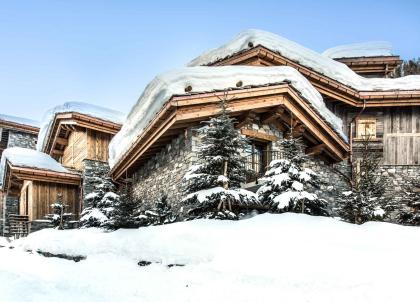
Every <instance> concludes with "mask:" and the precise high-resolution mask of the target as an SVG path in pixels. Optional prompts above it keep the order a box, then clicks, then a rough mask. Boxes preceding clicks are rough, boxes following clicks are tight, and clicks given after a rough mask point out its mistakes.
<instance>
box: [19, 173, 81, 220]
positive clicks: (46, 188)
mask: <svg viewBox="0 0 420 302" xmlns="http://www.w3.org/2000/svg"><path fill="white" fill-rule="evenodd" d="M58 194H62V195H63V201H64V202H65V203H66V204H67V205H69V207H68V208H66V212H68V213H73V214H75V218H78V217H79V214H80V201H79V189H78V187H77V186H72V185H66V184H58V183H48V182H40V181H25V183H24V185H23V187H22V190H21V194H20V204H19V214H20V215H28V216H29V220H30V221H32V220H36V219H45V216H46V215H47V214H51V213H53V209H52V207H51V204H53V203H54V202H56V200H57V195H58Z"/></svg>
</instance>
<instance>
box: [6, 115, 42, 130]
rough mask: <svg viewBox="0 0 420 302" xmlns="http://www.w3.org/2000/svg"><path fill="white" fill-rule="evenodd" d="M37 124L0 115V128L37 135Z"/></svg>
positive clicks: (28, 120)
mask: <svg viewBox="0 0 420 302" xmlns="http://www.w3.org/2000/svg"><path fill="white" fill-rule="evenodd" d="M39 124H40V123H39V122H38V121H35V120H31V119H27V118H21V117H17V116H12V115H6V114H0V128H8V129H16V130H19V131H23V132H27V133H31V134H38V132H39Z"/></svg>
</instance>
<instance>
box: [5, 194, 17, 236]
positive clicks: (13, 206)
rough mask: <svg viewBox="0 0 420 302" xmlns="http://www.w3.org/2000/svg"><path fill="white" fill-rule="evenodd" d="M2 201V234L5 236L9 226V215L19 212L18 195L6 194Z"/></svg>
mask: <svg viewBox="0 0 420 302" xmlns="http://www.w3.org/2000/svg"><path fill="white" fill-rule="evenodd" d="M3 202H4V203H3V217H2V220H3V221H2V224H3V227H2V234H3V236H7V235H8V234H9V227H10V223H9V215H10V214H19V197H16V196H7V195H6V196H5V197H4V200H3Z"/></svg>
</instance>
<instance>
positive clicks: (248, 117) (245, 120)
mask: <svg viewBox="0 0 420 302" xmlns="http://www.w3.org/2000/svg"><path fill="white" fill-rule="evenodd" d="M255 117H256V113H255V112H254V111H252V110H250V111H248V112H247V113H246V114H244V115H242V116H241V117H239V118H238V119H237V120H238V122H237V123H236V124H235V128H236V129H240V128H242V127H243V126H245V125H248V124H250V123H252V121H253V120H254V119H255Z"/></svg>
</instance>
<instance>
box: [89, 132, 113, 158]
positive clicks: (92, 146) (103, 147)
mask: <svg viewBox="0 0 420 302" xmlns="http://www.w3.org/2000/svg"><path fill="white" fill-rule="evenodd" d="M86 134H87V140H86V144H87V154H86V158H87V159H92V160H99V161H108V157H109V152H108V146H109V142H110V141H111V134H109V133H104V132H99V131H95V130H91V129H86Z"/></svg>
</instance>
